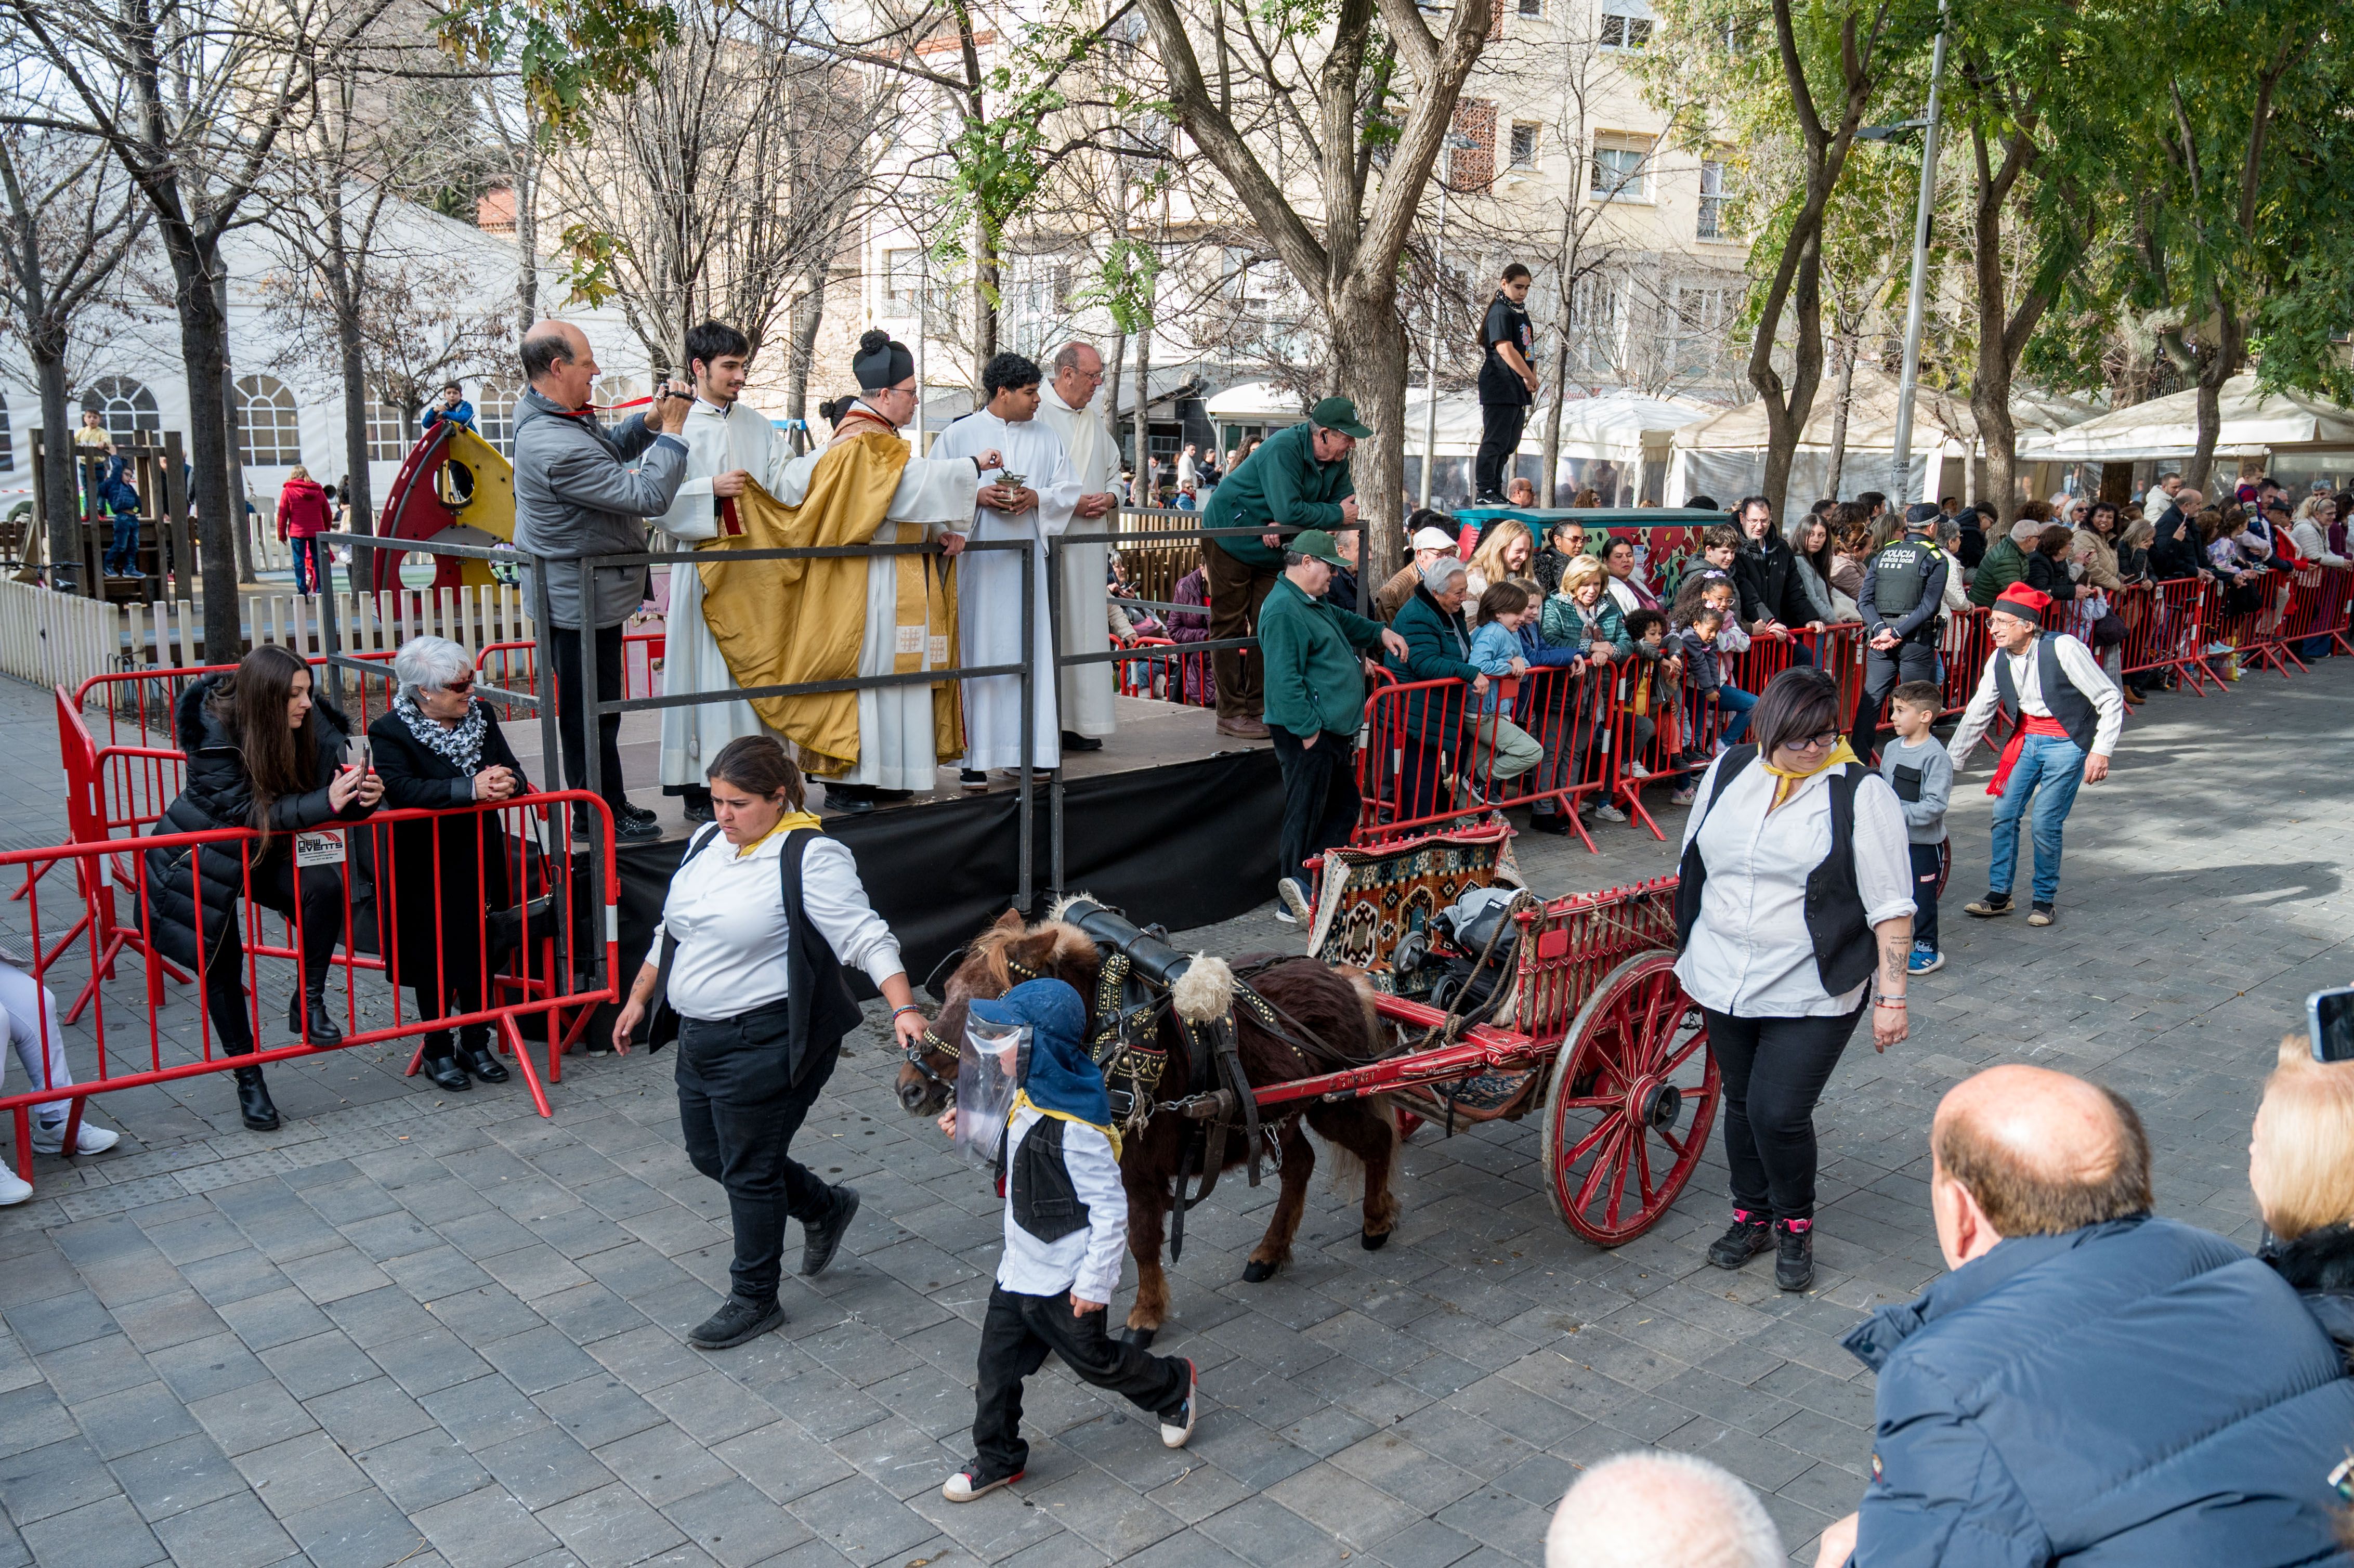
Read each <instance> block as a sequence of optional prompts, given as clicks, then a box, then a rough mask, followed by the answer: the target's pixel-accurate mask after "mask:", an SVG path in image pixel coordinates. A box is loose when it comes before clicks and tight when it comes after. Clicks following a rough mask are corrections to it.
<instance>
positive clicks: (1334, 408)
mask: <svg viewBox="0 0 2354 1568" xmlns="http://www.w3.org/2000/svg"><path fill="white" fill-rule="evenodd" d="M1308 419H1309V422H1310V424H1312V425H1314V426H1316V427H1317V429H1324V430H1338V431H1340V432H1341V434H1342V435H1344V436H1353V437H1355V438H1356V439H1357V440H1361V441H1362V440H1366V439H1367V438H1369V437H1370V436H1372V435H1373V431H1372V430H1371V429H1367V428H1366V427H1365V426H1364V425H1363V423H1361V422H1360V421H1359V420H1358V418H1357V406H1356V405H1355V404H1354V403H1352V402H1351V401H1349V399H1347V398H1346V397H1327V398H1325V399H1323V400H1322V401H1321V402H1320V403H1318V404H1317V405H1316V407H1314V408H1310V409H1309V410H1308Z"/></svg>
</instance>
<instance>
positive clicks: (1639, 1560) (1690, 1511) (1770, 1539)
mask: <svg viewBox="0 0 2354 1568" xmlns="http://www.w3.org/2000/svg"><path fill="white" fill-rule="evenodd" d="M1544 1560H1545V1568H1777V1565H1778V1564H1780V1563H1784V1562H1786V1561H1787V1559H1786V1558H1785V1557H1784V1556H1783V1555H1782V1536H1781V1532H1780V1531H1777V1530H1776V1529H1775V1528H1774V1520H1773V1519H1772V1517H1771V1516H1770V1515H1768V1514H1767V1513H1766V1511H1765V1504H1763V1503H1761V1502H1759V1501H1758V1500H1757V1494H1756V1493H1755V1492H1753V1491H1751V1490H1750V1489H1749V1488H1748V1486H1747V1485H1746V1484H1744V1482H1743V1481H1742V1479H1741V1478H1740V1477H1738V1476H1736V1475H1734V1474H1733V1472H1732V1471H1730V1470H1727V1469H1725V1468H1724V1467H1723V1466H1721V1465H1716V1464H1712V1463H1711V1462H1710V1461H1709V1460H1706V1459H1703V1458H1702V1457H1699V1456H1698V1455H1696V1454H1679V1453H1659V1452H1646V1451H1643V1450H1640V1449H1638V1450H1636V1451H1634V1452H1632V1453H1627V1454H1619V1455H1616V1456H1614V1457H1610V1458H1607V1459H1605V1460H1603V1461H1602V1463H1600V1464H1598V1465H1596V1466H1595V1467H1593V1468H1592V1469H1590V1470H1588V1471H1586V1472H1585V1474H1584V1475H1583V1476H1581V1477H1579V1478H1578V1481H1577V1484H1576V1485H1575V1486H1574V1487H1572V1488H1570V1489H1569V1491H1568V1492H1567V1493H1566V1494H1565V1495H1564V1497H1563V1498H1562V1499H1561V1506H1560V1507H1559V1508H1557V1509H1555V1510H1553V1525H1552V1527H1551V1528H1550V1529H1548V1530H1547V1531H1545V1555H1544Z"/></svg>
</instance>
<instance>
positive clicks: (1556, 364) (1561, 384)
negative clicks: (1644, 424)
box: [1422, 333, 1607, 506]
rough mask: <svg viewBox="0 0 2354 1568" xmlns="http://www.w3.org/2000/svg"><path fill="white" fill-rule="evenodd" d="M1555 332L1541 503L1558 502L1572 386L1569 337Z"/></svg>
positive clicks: (1538, 488) (1546, 416) (1545, 429)
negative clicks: (1557, 486)
mask: <svg viewBox="0 0 2354 1568" xmlns="http://www.w3.org/2000/svg"><path fill="white" fill-rule="evenodd" d="M1553 335H1554V338H1555V342H1554V344H1553V375H1552V376H1550V377H1549V378H1548V379H1550V380H1551V381H1552V383H1553V401H1552V402H1550V403H1548V404H1547V405H1546V406H1545V423H1544V474H1543V477H1542V478H1541V479H1540V480H1539V481H1538V482H1537V504H1538V505H1540V506H1552V505H1554V504H1556V503H1555V502H1554V500H1553V475H1554V474H1555V473H1557V472H1559V471H1561V413H1562V409H1563V408H1564V407H1565V406H1566V399H1567V397H1568V393H1567V391H1566V390H1565V388H1566V387H1568V386H1569V337H1568V334H1564V333H1556V334H1553ZM1422 461H1425V462H1428V461H1430V459H1429V458H1428V457H1427V456H1426V457H1425V458H1424V459H1423V460H1422ZM1605 504H1607V503H1605Z"/></svg>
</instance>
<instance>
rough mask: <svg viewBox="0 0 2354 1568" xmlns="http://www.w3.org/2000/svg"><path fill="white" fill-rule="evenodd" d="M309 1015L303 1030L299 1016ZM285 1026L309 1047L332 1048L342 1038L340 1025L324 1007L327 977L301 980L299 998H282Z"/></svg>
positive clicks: (342, 1027)
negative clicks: (308, 1024)
mask: <svg viewBox="0 0 2354 1568" xmlns="http://www.w3.org/2000/svg"><path fill="white" fill-rule="evenodd" d="M305 1013H308V1014H309V1015H310V1027H309V1028H308V1029H305V1028H304V1027H303V1026H302V1025H303V1015H304V1014H305ZM286 1027H287V1028H289V1029H291V1030H292V1031H293V1032H294V1033H296V1034H298V1035H300V1036H302V1038H303V1039H304V1040H307V1041H308V1042H309V1043H310V1044H313V1045H321V1046H324V1045H334V1044H340V1043H341V1042H342V1040H343V1038H344V1026H343V1025H342V1024H340V1023H337V1022H335V1015H334V1013H333V1012H330V1011H329V1010H328V1007H327V977H326V976H324V975H321V976H320V977H319V978H318V979H317V980H309V979H305V980H303V982H302V994H301V995H300V996H290V997H288V998H287V999H286Z"/></svg>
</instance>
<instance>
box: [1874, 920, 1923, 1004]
mask: <svg viewBox="0 0 2354 1568" xmlns="http://www.w3.org/2000/svg"><path fill="white" fill-rule="evenodd" d="M1873 929H1874V930H1875V931H1877V932H1878V933H1879V936H1880V994H1881V995H1882V996H1901V995H1903V982H1904V980H1905V977H1906V974H1907V970H1906V969H1905V967H1904V966H1905V961H1906V960H1907V959H1909V958H1910V957H1911V956H1912V952H1913V917H1912V916H1909V915H1899V916H1896V917H1895V918H1894V919H1893V920H1882V922H1881V923H1880V924H1879V925H1878V926H1877V927H1873Z"/></svg>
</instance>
